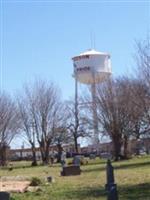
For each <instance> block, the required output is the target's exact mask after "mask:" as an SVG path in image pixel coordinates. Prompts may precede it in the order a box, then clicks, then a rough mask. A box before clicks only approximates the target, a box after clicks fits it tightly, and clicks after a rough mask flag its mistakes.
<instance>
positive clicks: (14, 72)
mask: <svg viewBox="0 0 150 200" xmlns="http://www.w3.org/2000/svg"><path fill="white" fill-rule="evenodd" d="M0 17H1V52H0V53H1V76H0V77H1V89H3V90H6V91H7V92H9V93H12V94H13V93H15V92H16V91H17V90H20V89H21V88H22V85H23V84H24V83H25V82H27V81H31V82H32V81H33V80H34V79H35V77H36V78H41V79H46V80H52V81H54V82H55V83H56V84H57V85H58V86H59V87H60V89H61V90H62V95H63V98H64V99H67V98H69V97H70V96H73V94H74V81H73V78H72V76H71V75H72V71H73V66H72V60H71V58H72V57H73V56H74V55H78V54H79V53H81V52H83V51H85V50H87V49H89V48H91V33H92V34H93V35H94V37H95V48H96V50H98V51H106V52H109V53H110V54H111V59H112V69H113V74H114V75H115V76H119V75H123V74H128V73H130V72H131V71H132V70H131V69H132V68H133V66H134V62H133V54H134V44H135V39H144V38H145V37H146V35H147V33H148V29H149V27H148V26H149V24H150V3H148V1H92V0H91V1H34V0H32V1H28V0H25V1H14V0H11V1H7V0H1V15H0Z"/></svg>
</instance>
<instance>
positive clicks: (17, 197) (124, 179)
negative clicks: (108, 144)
mask: <svg viewBox="0 0 150 200" xmlns="http://www.w3.org/2000/svg"><path fill="white" fill-rule="evenodd" d="M105 166H106V160H100V159H99V158H97V159H96V160H89V163H88V164H87V165H84V166H81V170H82V173H81V175H80V176H69V177H61V176H60V170H61V167H60V165H54V166H53V167H48V166H47V167H46V166H37V167H30V163H26V162H18V163H15V164H14V169H13V170H12V171H9V170H7V169H3V170H2V169H1V170H0V176H2V177H3V176H25V177H27V178H30V177H39V178H41V179H42V180H44V178H45V177H47V176H53V177H54V178H55V183H52V184H49V185H46V184H45V183H44V181H43V185H42V186H41V188H42V191H39V192H35V193H31V192H27V193H24V194H11V200H106V199H107V198H106V193H105V190H104V186H105V183H106V170H105ZM113 166H114V168H115V171H114V172H115V182H116V183H117V186H118V192H119V200H150V156H143V157H139V158H133V159H130V160H128V161H120V162H114V163H113Z"/></svg>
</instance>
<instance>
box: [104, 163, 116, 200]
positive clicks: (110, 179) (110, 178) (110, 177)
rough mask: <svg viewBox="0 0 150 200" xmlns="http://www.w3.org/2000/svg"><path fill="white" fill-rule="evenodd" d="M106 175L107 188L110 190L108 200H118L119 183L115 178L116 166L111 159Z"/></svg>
mask: <svg viewBox="0 0 150 200" xmlns="http://www.w3.org/2000/svg"><path fill="white" fill-rule="evenodd" d="M106 177H107V183H106V185H105V189H106V191H107V192H108V195H107V200H118V191H117V185H116V184H115V180H114V168H113V166H112V165H111V161H110V160H107V167H106Z"/></svg>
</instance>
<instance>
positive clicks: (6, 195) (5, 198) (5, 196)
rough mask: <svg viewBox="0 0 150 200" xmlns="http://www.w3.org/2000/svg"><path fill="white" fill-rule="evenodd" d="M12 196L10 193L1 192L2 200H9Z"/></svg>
mask: <svg viewBox="0 0 150 200" xmlns="http://www.w3.org/2000/svg"><path fill="white" fill-rule="evenodd" d="M9 199H10V194H9V193H8V192H0V200H9Z"/></svg>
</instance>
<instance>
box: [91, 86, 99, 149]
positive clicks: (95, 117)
mask: <svg viewBox="0 0 150 200" xmlns="http://www.w3.org/2000/svg"><path fill="white" fill-rule="evenodd" d="M91 93H92V109H93V128H94V143H95V145H97V147H96V149H97V150H98V144H99V137H98V117H97V106H96V84H95V83H93V84H92V85H91Z"/></svg>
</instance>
